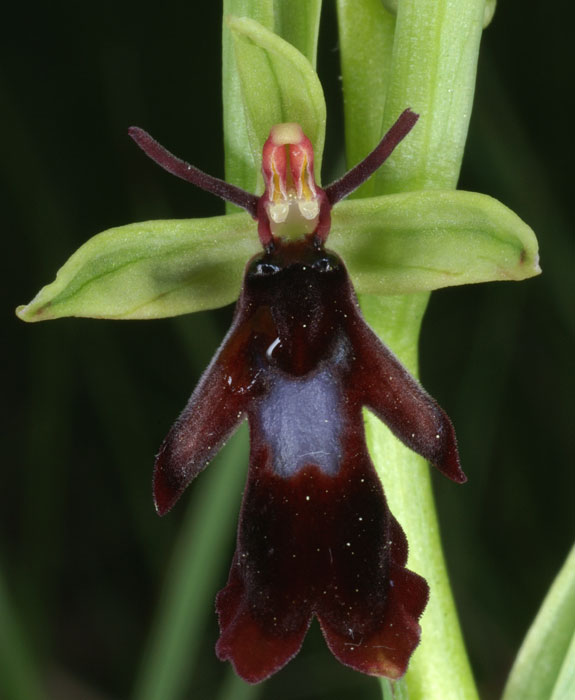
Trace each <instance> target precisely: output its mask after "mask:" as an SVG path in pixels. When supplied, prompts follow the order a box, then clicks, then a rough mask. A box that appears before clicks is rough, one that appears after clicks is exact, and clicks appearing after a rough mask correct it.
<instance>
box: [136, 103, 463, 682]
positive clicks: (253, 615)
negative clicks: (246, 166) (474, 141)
mask: <svg viewBox="0 0 575 700" xmlns="http://www.w3.org/2000/svg"><path fill="white" fill-rule="evenodd" d="M416 120H417V117H416V115H414V114H413V113H412V112H410V111H409V110H406V112H404V113H403V115H402V116H401V117H400V118H399V120H398V122H397V123H396V124H395V125H394V127H392V129H391V130H390V132H388V134H386V136H385V137H384V139H383V140H382V142H381V143H380V145H379V146H378V147H377V148H376V149H375V151H374V152H373V153H372V154H370V155H369V156H368V157H367V158H366V159H365V161H363V162H362V163H360V164H359V166H356V168H354V169H353V170H352V171H350V173H348V174H347V175H344V177H343V178H342V179H341V180H339V181H338V182H336V183H334V184H333V185H331V186H329V187H327V188H326V189H325V190H322V189H321V188H320V187H319V186H317V185H316V183H315V181H314V179H313V149H312V147H311V143H310V142H309V140H307V139H306V137H305V136H304V135H303V132H301V129H299V127H298V128H295V126H297V125H280V126H279V127H274V128H273V129H272V132H271V134H270V138H269V139H268V141H267V142H266V145H265V146H264V156H263V168H262V169H263V173H264V180H265V182H266V191H265V192H264V194H263V195H262V196H261V197H260V198H259V199H257V202H255V203H254V200H252V199H250V195H249V194H248V193H241V195H237V193H236V192H235V190H234V189H231V190H226V189H225V187H224V188H222V187H221V186H220V184H218V183H219V182H220V181H217V183H215V184H214V183H213V182H212V180H211V179H210V177H211V176H205V178H207V179H205V178H204V174H202V173H200V177H199V180H198V176H197V173H196V174H193V175H192V176H190V178H185V179H190V180H191V181H193V182H194V183H195V184H197V185H199V186H202V187H205V188H207V189H209V190H210V191H216V189H218V192H217V193H218V194H220V196H224V198H227V199H230V200H231V201H234V202H235V203H236V204H240V206H243V205H242V204H241V203H240V201H242V202H244V205H246V203H247V205H246V206H244V208H246V209H248V211H250V213H251V214H252V216H254V218H256V219H257V221H258V233H259V236H260V240H261V242H262V245H263V246H264V250H263V252H262V253H261V254H259V255H257V256H256V257H255V258H253V259H252V260H251V261H249V262H248V264H247V267H246V271H245V276H244V283H243V288H242V292H241V295H240V298H239V300H238V303H237V306H236V310H235V315H234V320H233V323H232V326H231V328H230V330H229V332H228V334H227V336H226V338H225V339H224V341H223V343H222V346H221V347H220V349H219V351H218V353H217V354H216V356H215V357H214V359H213V360H212V362H211V364H210V365H209V367H208V368H207V370H206V372H205V373H204V375H203V377H202V379H201V380H200V382H199V384H198V386H197V387H196V389H195V391H194V392H193V394H192V396H191V398H190V400H189V402H188V404H187V406H186V408H185V409H184V411H183V413H182V414H181V415H180V417H179V418H178V419H177V421H176V423H175V424H174V426H173V427H172V429H171V431H170V432H169V434H168V436H167V438H166V440H165V441H164V443H163V444H162V447H161V449H160V452H159V454H158V456H157V459H156V465H155V470H154V497H155V503H156V508H157V510H158V513H159V514H160V515H163V514H165V513H166V512H167V511H169V510H170V509H171V508H172V507H173V506H174V504H175V502H176V501H177V500H178V498H179V497H180V495H181V494H182V492H183V490H184V489H185V488H186V486H187V485H188V484H189V483H190V481H191V480H192V479H193V478H194V477H195V476H196V475H197V474H198V473H199V472H200V471H201V470H202V469H203V468H204V467H205V466H206V465H207V463H208V462H209V461H210V459H211V458H212V457H213V456H214V455H215V454H216V452H217V451H218V450H219V448H220V447H221V446H222V444H223V443H224V442H225V440H226V439H227V438H228V437H229V436H230V435H231V433H232V432H233V431H234V430H235V429H236V428H237V426H238V425H239V423H240V422H242V421H243V420H244V419H247V420H248V423H249V427H250V444H251V448H250V468H249V473H248V479H247V484H246V489H245V492H244V496H243V503H242V510H241V515H240V522H239V527H238V537H237V544H236V552H235V555H234V559H233V562H232V567H231V571H230V575H229V579H228V583H227V585H226V586H225V588H224V589H223V590H222V591H221V592H220V593H219V594H218V597H217V605H216V607H217V612H218V616H219V622H220V630H221V635H220V639H219V641H218V644H217V647H216V651H217V654H218V656H219V658H220V659H222V660H230V661H231V662H232V663H233V665H234V667H235V669H236V671H237V673H238V674H239V675H240V676H241V677H242V678H244V679H245V680H246V681H248V682H252V683H255V682H259V681H261V680H264V679H265V678H267V677H269V676H270V675H272V674H273V673H275V672H277V671H278V670H279V669H280V668H282V667H283V666H284V665H285V664H286V663H287V662H288V661H289V660H290V659H291V658H292V657H293V656H294V655H295V654H296V653H297V651H298V650H299V648H300V647H301V644H302V642H303V639H304V637H305V634H306V631H307V629H308V627H309V625H310V623H311V621H312V619H313V618H314V617H316V618H317V619H318V621H319V624H320V627H321V629H322V632H323V635H324V637H325V640H326V642H327V644H328V646H329V648H330V650H331V651H332V653H333V654H334V655H335V656H336V657H337V658H338V659H339V660H340V661H341V662H342V663H344V664H346V665H347V666H350V667H352V668H354V669H357V670H358V671H361V672H363V673H367V674H371V675H380V676H387V677H389V678H399V677H400V676H401V675H403V673H404V672H405V670H406V668H407V665H408V663H409V659H410V657H411V654H412V653H413V650H414V649H415V647H416V646H417V644H418V642H419V636H420V627H419V624H418V620H419V617H420V616H421V614H422V612H423V610H424V608H425V605H426V603H427V599H428V586H427V584H426V582H425V580H424V579H423V578H421V577H420V576H419V575H417V574H415V573H413V572H411V571H409V570H408V569H407V568H406V561H407V541H406V538H405V535H404V533H403V531H402V529H401V527H400V525H399V524H398V523H397V521H396V520H395V518H394V517H393V515H392V514H391V512H390V510H389V508H388V506H387V503H386V499H385V496H384V492H383V488H382V485H381V483H380V481H379V479H378V477H377V474H376V472H375V469H374V467H373V464H372V462H371V459H370V457H369V454H368V450H367V446H366V442H365V434H364V427H363V417H362V409H363V408H364V407H367V408H368V409H369V410H371V411H372V412H373V413H375V415H377V416H378V417H379V418H380V419H381V420H382V421H383V422H384V423H386V425H387V426H388V427H389V428H390V429H391V430H392V432H394V433H395V435H397V437H398V438H399V439H400V440H402V441H403V442H404V443H405V444H406V445H408V446H409V447H410V448H411V449H413V450H415V451H416V452H418V453H419V454H421V455H423V456H424V457H425V458H426V459H428V460H429V461H430V462H431V463H433V464H434V465H435V466H436V467H437V468H438V469H439V470H440V471H441V472H442V473H443V474H444V475H446V476H447V477H449V478H450V479H452V480H454V481H456V482H458V483H462V482H463V481H465V476H464V474H463V472H462V471H461V468H460V466H459V459H458V454H457V445H456V441H455V433H454V430H453V426H452V425H451V422H450V421H449V418H448V417H447V416H446V414H445V413H444V412H443V411H442V409H441V408H440V407H439V406H438V404H437V403H436V402H435V401H434V400H433V399H432V398H431V397H430V396H429V395H428V394H427V393H426V392H425V391H424V389H423V388H422V387H421V386H420V385H419V383H418V382H417V381H416V380H415V379H414V378H413V377H411V375H410V374H409V373H408V372H407V370H405V368H404V367H403V366H402V365H401V364H400V362H399V361H398V360H397V359H396V358H395V356H394V355H393V354H392V353H391V352H390V351H389V350H388V349H387V348H386V347H385V346H384V345H383V344H382V343H381V341H380V340H379V339H378V338H377V336H376V335H375V334H374V333H373V332H372V331H371V329H370V328H369V327H368V326H367V324H366V323H365V321H364V320H363V318H362V316H361V313H360V310H359V306H358V303H357V299H356V296H355V293H354V290H353V287H352V285H351V282H350V279H349V276H348V273H347V270H346V268H345V265H344V263H343V261H342V260H341V258H340V257H339V256H338V255H337V254H336V253H334V252H333V251H329V250H327V249H326V248H325V245H324V244H325V240H326V238H327V235H328V233H329V221H330V210H331V207H332V206H333V205H334V204H335V203H336V202H337V201H339V199H341V198H342V197H344V196H346V194H348V193H349V192H350V191H352V190H353V189H355V187H358V186H359V185H360V184H361V183H362V182H363V181H364V180H365V179H366V178H367V177H369V175H370V174H371V173H372V172H373V171H374V170H375V169H376V167H378V166H379V165H380V164H381V162H382V160H384V159H385V157H387V155H389V153H390V152H391V151H392V150H393V148H394V147H395V146H396V145H397V144H398V143H399V142H400V141H401V139H402V138H403V137H404V136H405V135H406V134H407V133H408V131H409V130H410V129H411V128H412V127H413V125H414V124H415V122H416ZM288 127H289V128H288ZM131 133H132V135H133V136H134V133H133V132H131ZM144 133H145V132H144ZM390 134H391V136H390ZM140 136H141V135H139V134H138V135H137V138H136V141H137V142H138V143H139V145H141V146H142V147H144V150H146V152H147V153H148V154H149V155H151V156H152V157H153V158H154V159H155V160H157V161H158V162H160V164H162V165H163V167H166V164H167V165H168V166H169V167H168V168H167V169H170V168H171V170H170V171H171V172H173V171H175V170H177V169H178V168H179V167H180V166H179V165H178V163H183V161H177V162H176V164H175V165H174V163H172V162H171V160H170V159H173V158H174V157H173V156H171V154H169V153H168V152H166V151H165V149H162V147H160V146H159V144H157V143H156V142H154V141H153V140H151V141H150V139H151V137H149V138H148V139H145V140H143V141H142V139H141V138H140ZM290 139H292V140H294V141H295V143H290ZM150 144H152V146H151V147H150ZM150 148H151V152H150ZM158 149H160V150H158ZM374 154H375V156H374ZM155 156H158V157H155ZM176 160H177V159H176ZM181 172H188V173H189V172H190V171H189V170H185V171H183V170H182V171H181ZM197 172H199V171H197ZM176 174H177V173H176ZM180 176H181V175H180ZM225 184H226V183H224V185H225ZM222 192H224V194H222ZM294 202H295V206H296V207H297V208H298V210H299V211H300V212H301V211H302V208H303V212H304V216H303V219H305V221H302V222H301V235H300V236H299V238H298V239H295V240H294V239H293V237H292V235H291V234H292V231H291V230H290V231H289V234H288V232H287V228H282V224H286V225H287V222H288V215H287V214H286V215H285V217H284V213H285V211H284V208H285V207H288V208H289V207H292V206H293V204H294ZM309 212H311V213H317V216H316V217H315V218H314V228H313V231H312V232H311V233H310V232H309V228H308V225H307V223H309V220H310V219H309V218H306V216H305V214H306V213H309ZM282 217H283V218H282ZM306 222H307V223H306ZM291 226H293V220H292V221H291V222H290V227H291ZM284 234H285V237H284ZM350 235H352V232H350Z"/></svg>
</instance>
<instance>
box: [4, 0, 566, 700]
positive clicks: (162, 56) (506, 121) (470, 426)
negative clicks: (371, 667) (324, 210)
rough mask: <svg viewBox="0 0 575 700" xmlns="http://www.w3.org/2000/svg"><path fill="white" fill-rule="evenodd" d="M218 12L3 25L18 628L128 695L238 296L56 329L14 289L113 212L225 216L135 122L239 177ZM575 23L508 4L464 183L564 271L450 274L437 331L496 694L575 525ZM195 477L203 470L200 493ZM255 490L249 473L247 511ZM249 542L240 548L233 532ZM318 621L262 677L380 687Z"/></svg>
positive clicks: (332, 123)
mask: <svg viewBox="0 0 575 700" xmlns="http://www.w3.org/2000/svg"><path fill="white" fill-rule="evenodd" d="M324 4H325V7H324V20H323V25H322V33H321V39H320V58H319V72H320V77H321V78H322V81H323V83H324V87H325V89H326V92H327V98H328V115H329V116H328V152H327V155H326V161H325V166H326V172H325V175H324V177H325V179H326V180H327V181H329V179H330V175H335V174H336V173H334V172H333V171H331V173H330V168H333V167H334V166H335V164H336V163H337V162H338V159H339V156H340V153H341V147H342V143H343V132H342V116H341V112H342V109H341V98H340V95H339V89H340V82H339V80H338V60H339V54H338V46H337V32H336V25H335V12H334V7H333V5H332V3H331V2H329V0H328V1H327V2H326V3H324ZM220 11H221V8H220V3H218V2H214V3H202V4H201V9H198V6H196V5H195V4H194V3H191V2H188V3H183V2H170V1H168V2H165V3H163V4H162V6H161V9H160V6H159V5H157V4H152V3H144V4H142V3H138V4H137V5H133V4H127V3H125V4H119V3H117V2H110V1H109V0H103V2H100V3H99V4H98V5H97V6H96V5H90V4H81V5H78V4H77V3H71V2H69V1H67V2H58V0H56V1H55V2H52V3H41V4H39V3H32V4H27V5H25V4H23V3H22V4H20V5H18V6H16V5H14V6H12V8H11V10H10V17H9V18H8V19H7V18H6V17H5V21H4V32H3V34H4V36H3V41H2V42H1V44H0V54H1V66H2V67H1V71H2V72H1V77H0V103H1V108H0V119H1V120H2V136H1V139H0V140H1V145H0V149H1V158H0V174H1V178H2V185H1V191H2V193H3V197H2V201H3V204H2V217H3V222H4V224H3V233H4V256H3V260H4V264H3V280H2V281H3V285H2V286H3V292H2V309H3V313H2V322H3V325H4V327H5V328H4V330H3V334H2V337H3V342H2V345H3V349H4V351H5V354H4V360H3V363H2V369H3V378H2V384H3V387H4V391H3V401H2V407H3V409H4V411H5V415H4V416H3V421H2V425H3V426H4V428H5V435H4V437H3V449H2V452H3V464H2V471H1V483H2V495H3V498H2V507H1V509H0V567H1V581H2V583H0V586H3V588H4V589H5V590H4V594H5V595H6V596H7V600H8V601H9V609H10V610H11V612H12V613H13V614H14V618H15V620H12V622H11V623H10V624H12V623H14V624H16V623H17V625H18V627H17V628H16V627H15V628H14V644H20V643H21V644H23V645H25V649H26V650H27V651H26V652H25V656H28V658H30V659H31V666H32V667H33V668H34V669H35V670H36V671H37V673H38V675H39V676H40V677H41V679H42V682H45V683H47V684H48V685H47V687H48V688H49V690H48V694H49V696H50V697H54V698H63V699H66V700H67V699H68V698H71V699H73V700H77V699H81V698H84V699H85V700H97V699H98V698H110V699H112V698H114V699H119V698H126V697H128V696H129V694H130V692H131V688H132V685H133V682H134V677H135V675H136V673H137V671H138V668H139V665H140V663H141V661H140V660H141V656H142V651H143V649H144V648H145V645H146V640H147V635H148V634H149V631H150V627H151V623H152V619H153V614H154V609H155V608H156V605H157V602H158V599H159V598H160V594H161V590H162V584H163V581H164V576H165V571H166V567H167V565H168V562H169V561H170V556H171V552H172V549H173V546H174V542H175V541H176V538H177V535H178V531H179V528H180V526H181V525H182V521H183V518H184V515H183V514H184V512H185V503H182V504H180V506H179V508H178V509H176V510H175V511H174V512H173V513H172V514H171V515H170V516H169V517H167V518H165V519H163V520H159V519H158V518H157V517H156V515H155V513H154V511H153V507H152V501H151V489H150V481H151V468H152V463H153V456H154V454H155V451H156V450H157V447H158V445H159V444H160V442H161V440H162V438H163V436H164V434H165V433H166V431H167V429H168V427H169V426H170V424H171V422H172V421H173V419H174V418H175V417H176V415H177V413H178V412H179V410H180V409H181V408H182V407H183V405H184V403H185V401H186V399H187V396H188V394H189V393H190V391H191V389H192V388H193V386H194V384H195V382H196V380H197V378H198V376H199V373H200V372H201V371H202V368H203V367H204V366H205V364H206V363H207V362H208V360H209V359H210V357H211V355H212V353H213V351H214V349H215V348H216V347H217V344H218V342H219V340H220V339H221V338H222V336H223V334H224V332H225V330H226V328H227V324H228V322H229V318H230V309H223V310H219V311H217V312H215V313H212V314H208V313H203V314H197V315H192V316H187V317H182V318H179V319H167V320H158V321H149V322H136V321H132V322H125V323H123V322H108V321H93V320H84V319H65V320H60V321H57V322H53V323H46V324H36V325H26V324H24V323H22V322H20V321H18V320H17V319H16V317H15V316H14V313H13V309H14V307H15V306H16V305H18V304H21V303H25V302H28V301H29V300H30V299H31V298H32V296H33V295H34V294H35V293H36V291H37V290H38V289H39V288H40V286H42V285H44V284H46V283H47V282H49V281H51V280H52V279H53V278H54V275H55V272H56V270H57V268H58V267H59V266H60V265H61V264H62V263H63V262H64V261H65V259H66V258H67V257H68V256H69V255H70V254H71V253H72V252H73V251H74V250H75V249H76V248H77V247H78V246H80V244H82V243H83V242H84V241H86V240H87V239H88V238H89V237H90V236H92V235H93V234H95V233H97V232H99V231H102V230H104V229H106V228H110V227H112V226H116V225H121V224H125V223H130V222H133V221H137V220H146V219H155V218H171V217H174V218H178V217H179V218H188V217H193V216H209V215H213V214H218V213H221V212H222V205H221V203H220V202H219V201H217V200H216V199H215V198H213V197H211V196H209V195H206V194H204V193H202V192H199V191H197V190H195V189H194V188H192V187H190V186H189V185H186V184H185V183H183V182H181V181H179V180H176V179H175V178H170V177H169V176H168V175H166V174H164V173H163V172H161V171H160V170H159V169H158V168H155V167H154V166H153V165H152V164H151V163H150V162H146V161H145V160H144V158H143V156H142V155H141V154H140V153H139V152H138V150H137V149H136V147H135V146H134V144H133V143H132V142H131V141H130V139H129V138H128V137H127V135H126V129H127V127H128V126H130V125H131V124H137V125H139V126H142V127H144V128H146V129H149V130H150V131H151V132H152V133H153V134H154V135H155V136H157V138H158V139H159V140H160V141H161V142H162V143H164V144H165V145H166V146H167V147H168V148H170V150H172V151H173V152H175V153H176V154H179V155H181V156H183V157H186V158H187V159H188V160H190V161H191V162H193V163H194V164H196V165H197V166H199V167H200V168H203V169H205V170H207V171H209V172H211V173H213V174H215V175H220V176H222V175H223V150H222V139H221V97H220V85H221V82H220V69H221V66H220V38H219V37H220ZM566 21H567V19H566V18H565V17H562V16H561V13H560V12H557V11H553V12H552V11H550V9H549V8H548V6H547V5H546V4H545V3H529V9H528V10H527V9H526V6H525V3H524V2H521V0H506V1H505V2H501V3H500V6H499V7H498V9H497V12H496V14H495V18H494V21H493V22H492V24H491V26H490V27H488V28H487V30H486V31H485V34H484V41H483V46H482V53H481V59H480V68H479V78H478V87H477V96H476V105H475V111H474V114H473V118H472V122H471V130H470V136H469V143H468V148H467V152H466V157H465V161H464V166H463V172H462V176H461V182H460V186H461V188H463V189H469V190H476V191H480V192H485V193H487V194H490V195H492V196H494V197H496V198H498V199H500V200H501V201H503V202H504V203H505V204H507V205H508V206H509V207H511V208H512V209H514V210H515V211H516V212H517V213H518V214H519V215H520V216H521V217H522V218H523V219H524V220H525V221H527V222H528V223H529V224H530V225H531V226H532V227H533V228H534V229H535V231H536V232H537V234H538V237H539V241H540V246H541V264H542V268H543V271H544V272H543V275H542V276H540V277H539V278H536V279H533V280H529V281H527V282H524V283H520V284H515V283H494V284H488V285H476V286H472V287H467V288H454V289H450V290H442V291H439V292H436V293H434V294H433V295H432V300H431V303H430V307H429V311H428V314H427V316H426V319H425V322H424V328H423V335H422V353H421V358H422V359H421V374H422V379H423V383H424V384H425V385H426V387H427V388H428V389H429V390H430V392H431V393H432V394H433V395H434V396H436V398H437V399H438V400H439V401H440V403H441V404H442V405H443V406H444V407H445V408H446V409H447V411H448V412H449V414H450V415H451V417H452V418H453V422H454V423H455V425H456V428H457V431H458V436H459V442H460V448H461V453H462V458H463V463H464V468H465V471H466V472H467V474H468V476H469V483H468V484H467V485H466V486H465V487H463V488H456V487H454V486H452V485H450V484H449V483H447V482H446V481H445V480H443V481H442V480H437V482H436V487H437V488H436V492H437V499H438V507H439V511H440V520H441V525H442V530H443V535H444V543H445V550H446V555H447V559H448V562H449V569H450V572H451V574H452V578H453V587H454V590H455V595H456V599H457V602H458V606H459V610H460V613H461V619H462V625H463V630H464V634H465V637H466V640H467V643H468V648H469V654H470V657H471V661H472V664H473V667H474V671H475V673H476V676H477V680H478V683H479V687H480V691H481V694H482V697H484V698H487V699H490V698H496V697H498V695H499V693H500V691H501V689H502V685H503V683H504V680H505V677H506V675H507V673H508V671H509V668H510V665H511V663H512V660H513V657H514V654H515V652H516V650H517V648H518V646H519V644H520V642H521V640H522V638H523V635H524V633H525V631H526V629H527V628H528V626H529V624H530V622H531V620H532V617H533V615H534V614H535V612H536V610H537V609H538V607H539V604H540V602H541V600H542V598H543V596H544V594H545V592H546V590H547V588H548V586H549V584H550V583H551V581H552V579H553V577H554V575H555V573H556V572H557V570H558V568H559V567H560V565H561V563H562V562H563V559H564V557H565V556H566V554H567V551H568V549H569V547H570V544H571V542H572V540H573V524H574V523H573V493H574V490H573V487H574V479H573V466H574V464H573V432H574V430H573V428H574V426H573V415H574V411H573V408H574V406H573V396H574V394H575V392H574V389H575V387H574V381H573V372H572V353H573V345H572V338H573V282H572V275H573V262H574V255H573V239H572V234H571V230H570V222H568V204H567V193H568V190H567V186H568V182H567V179H568V175H569V174H571V170H572V167H571V162H569V163H568V161H567V159H568V155H569V152H570V151H571V149H570V148H569V146H570V145H571V143H572V140H573V137H572V131H571V124H572V120H571V119H570V118H569V116H568V115H569V113H568V111H567V106H566V97H565V96H566V95H567V94H569V93H570V88H569V86H570V83H571V70H572V69H571V64H570V62H569V61H568V60H567V51H566V48H565V44H566V43H567V33H566V32H565V31H563V25H564V24H565V23H566ZM570 212H571V207H569V213H570ZM193 497H194V492H193V489H192V490H191V495H189V496H186V497H185V498H184V499H183V500H184V501H185V500H186V499H187V498H193ZM239 498H240V493H239V491H238V494H237V507H238V508H239ZM197 535H198V537H201V536H202V532H201V529H200V530H199V531H198V533H197ZM230 538H231V535H230ZM229 547H230V557H231V548H232V540H231V539H230V542H229ZM227 559H228V557H227V556H226V557H224V562H225V563H224V564H223V565H222V569H221V572H220V573H219V575H218V580H217V584H216V586H215V587H214V590H213V593H214V594H215V592H216V590H217V589H219V588H220V587H222V586H223V584H224V582H225V578H226V575H227V567H228V563H227V561H226V560H227ZM211 600H212V596H211V595H210V603H209V605H210V614H209V615H207V616H206V620H207V622H206V626H205V631H204V632H203V640H204V643H203V644H202V646H201V648H200V651H199V654H200V656H199V657H198V659H197V660H196V662H195V663H193V664H192V662H190V674H189V679H188V680H187V683H186V688H185V692H184V695H183V697H194V698H212V697H216V693H217V689H218V688H219V683H220V681H221V679H222V678H223V677H224V674H226V673H227V671H226V670H225V666H223V665H222V664H220V663H219V662H217V661H216V660H215V658H214V654H213V645H214V643H215V640H216V638H217V626H216V621H215V615H214V614H212V612H211V605H212V603H211ZM1 605H2V603H1V602H0V615H1V614H2V607H1ZM2 624H3V623H2ZM318 637H319V635H318V634H315V635H312V636H311V639H310V640H308V641H306V644H305V646H304V650H303V652H302V654H301V655H300V656H299V657H298V658H297V659H296V660H295V661H294V662H293V663H292V664H290V666H289V667H288V668H287V669H286V670H285V671H284V672H283V673H282V674H281V675H280V676H279V677H278V678H276V679H273V680H272V681H270V682H268V684H267V687H266V688H264V689H263V693H262V697H265V698H272V697H273V698H279V699H280V700H281V698H289V699H290V700H292V699H294V698H309V699H310V700H311V699H316V698H323V697H326V698H327V697H330V698H346V697H350V696H351V694H353V696H354V697H359V698H360V699H361V700H363V699H364V698H366V699H367V698H371V697H377V684H376V683H375V681H373V680H371V679H364V678H362V677H360V676H359V675H357V674H354V673H353V672H351V671H349V672H348V671H347V670H345V669H342V668H340V667H339V666H338V665H337V664H336V662H335V661H333V660H332V659H331V657H330V655H329V654H328V652H327V651H325V649H324V648H323V645H322V644H320V643H317V642H318V639H317V638H318ZM0 646H1V645H0ZM0 651H1V649H0ZM1 667H2V659H0V669H1ZM7 700H12V698H7ZM18 700H20V698H18Z"/></svg>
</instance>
